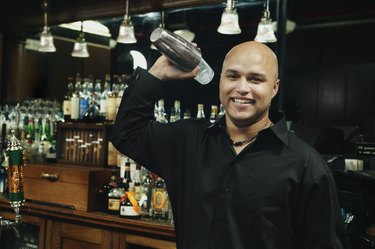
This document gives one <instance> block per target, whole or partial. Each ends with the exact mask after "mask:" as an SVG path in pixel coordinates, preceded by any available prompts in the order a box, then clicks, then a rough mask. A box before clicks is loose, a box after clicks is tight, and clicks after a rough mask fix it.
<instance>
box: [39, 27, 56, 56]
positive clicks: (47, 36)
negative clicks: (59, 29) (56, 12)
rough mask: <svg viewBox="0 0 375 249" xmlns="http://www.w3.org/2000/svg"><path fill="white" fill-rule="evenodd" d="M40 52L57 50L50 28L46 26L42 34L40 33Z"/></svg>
mask: <svg viewBox="0 0 375 249" xmlns="http://www.w3.org/2000/svg"><path fill="white" fill-rule="evenodd" d="M38 51H39V52H56V47H55V45H54V44H53V37H52V34H51V32H50V31H49V28H48V27H47V26H45V27H44V29H43V32H42V34H41V35H40V47H39V49H38Z"/></svg>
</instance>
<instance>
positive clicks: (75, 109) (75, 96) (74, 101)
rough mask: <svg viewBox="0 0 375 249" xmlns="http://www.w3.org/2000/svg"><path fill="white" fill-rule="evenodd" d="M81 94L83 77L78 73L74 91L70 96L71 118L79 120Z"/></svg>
mask: <svg viewBox="0 0 375 249" xmlns="http://www.w3.org/2000/svg"><path fill="white" fill-rule="evenodd" d="M80 94H81V78H80V76H79V74H77V77H76V82H75V85H74V92H73V93H72V96H71V98H70V119H71V120H74V121H77V120H78V119H79V96H80Z"/></svg>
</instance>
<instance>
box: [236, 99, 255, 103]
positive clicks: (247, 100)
mask: <svg viewBox="0 0 375 249" xmlns="http://www.w3.org/2000/svg"><path fill="white" fill-rule="evenodd" d="M231 100H232V102H233V103H236V104H255V100H254V99H240V98H231Z"/></svg>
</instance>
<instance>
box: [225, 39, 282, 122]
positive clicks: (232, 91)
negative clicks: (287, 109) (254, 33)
mask: <svg viewBox="0 0 375 249" xmlns="http://www.w3.org/2000/svg"><path fill="white" fill-rule="evenodd" d="M278 88H279V80H278V64H277V58H276V56H275V54H274V53H273V52H272V50H271V49H270V48H268V47H267V46H266V45H263V44H261V43H257V42H253V41H251V42H245V43H242V44H240V45H237V46H236V47H234V48H233V49H232V50H231V51H229V53H228V54H227V56H226V57H225V60H224V63H223V67H222V71H221V75H220V102H221V104H222V105H223V107H224V109H225V111H226V121H227V122H231V123H233V125H235V126H237V127H247V126H250V125H252V124H255V123H257V122H259V121H261V120H264V119H268V111H269V107H270V105H271V100H272V98H273V97H274V96H275V95H276V93H277V91H278Z"/></svg>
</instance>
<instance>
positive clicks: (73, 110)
mask: <svg viewBox="0 0 375 249" xmlns="http://www.w3.org/2000/svg"><path fill="white" fill-rule="evenodd" d="M70 116H71V117H70V118H71V119H78V118H79V98H78V97H72V99H71V102H70Z"/></svg>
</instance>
